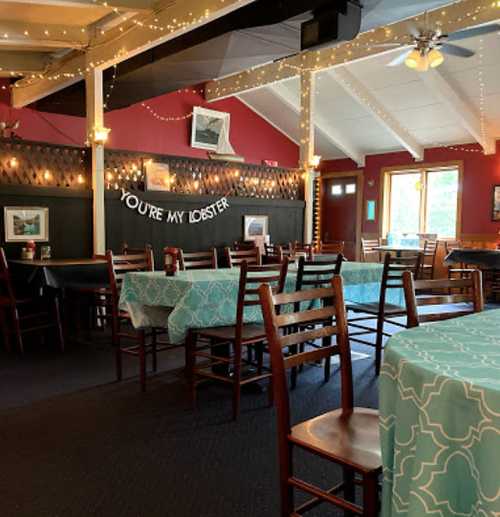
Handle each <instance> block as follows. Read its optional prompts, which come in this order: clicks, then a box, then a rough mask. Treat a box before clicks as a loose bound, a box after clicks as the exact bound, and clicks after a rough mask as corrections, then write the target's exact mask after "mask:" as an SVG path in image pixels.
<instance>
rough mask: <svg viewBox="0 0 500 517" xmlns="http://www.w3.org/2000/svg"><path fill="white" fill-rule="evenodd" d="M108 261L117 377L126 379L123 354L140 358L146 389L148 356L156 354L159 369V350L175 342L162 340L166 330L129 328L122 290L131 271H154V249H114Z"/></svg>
mask: <svg viewBox="0 0 500 517" xmlns="http://www.w3.org/2000/svg"><path fill="white" fill-rule="evenodd" d="M106 260H107V262H108V275H109V286H110V293H111V311H112V322H113V324H112V340H113V345H114V347H115V354H116V377H117V380H118V381H121V380H122V355H123V354H126V355H131V356H134V357H138V358H139V375H140V384H141V390H142V391H145V390H146V356H147V355H151V356H152V363H153V364H152V367H153V371H154V372H156V370H157V353H158V352H161V351H164V350H170V349H172V348H177V347H174V346H173V345H169V344H165V343H162V344H161V345H159V343H158V339H157V337H158V335H159V334H164V333H165V330H164V329H156V328H151V329H148V330H146V329H139V330H132V331H125V330H123V329H122V326H123V324H125V323H128V324H129V325H130V324H131V317H130V314H129V313H128V312H127V311H124V310H121V309H120V307H119V301H120V290H121V286H122V283H123V279H124V277H125V275H126V274H127V273H134V272H144V271H153V252H152V250H151V249H149V250H146V251H145V252H144V251H143V252H142V253H141V254H134V255H132V254H126V255H114V254H113V252H112V251H107V252H106ZM123 339H127V340H129V341H132V342H134V343H135V344H133V345H128V346H127V345H123V344H122V340H123Z"/></svg>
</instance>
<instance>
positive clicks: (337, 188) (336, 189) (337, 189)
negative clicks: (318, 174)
mask: <svg viewBox="0 0 500 517" xmlns="http://www.w3.org/2000/svg"><path fill="white" fill-rule="evenodd" d="M343 193H344V189H343V188H342V185H333V186H332V196H341V195H342V194H343Z"/></svg>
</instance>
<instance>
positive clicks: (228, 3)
mask: <svg viewBox="0 0 500 517" xmlns="http://www.w3.org/2000/svg"><path fill="white" fill-rule="evenodd" d="M254 1H255V0H224V1H222V0H182V1H181V0H170V1H169V2H168V1H167V2H166V3H164V4H163V5H161V4H160V7H158V9H157V10H156V11H155V13H154V20H156V21H154V24H155V25H156V26H158V27H164V28H165V27H170V26H171V24H173V23H177V24H178V23H179V21H184V20H188V21H189V23H188V24H186V25H180V26H179V25H175V27H172V28H171V29H168V30H164V31H161V30H159V31H155V30H149V29H148V28H146V27H144V26H140V25H138V24H134V23H133V20H132V21H130V22H128V23H127V24H126V26H121V27H117V28H115V29H112V30H110V31H108V32H106V33H105V34H104V35H101V34H97V35H96V37H95V38H94V39H93V40H92V41H91V45H90V47H89V48H88V50H87V52H86V55H85V58H86V59H85V64H84V65H83V66H82V63H81V61H82V56H81V53H79V52H74V53H72V54H71V55H69V56H65V58H64V59H63V60H56V61H54V63H53V65H52V66H53V69H54V70H57V74H56V76H55V77H50V78H49V77H45V78H43V79H38V80H36V81H26V80H21V81H17V82H16V83H15V85H14V86H15V87H14V88H13V92H12V102H13V105H14V106H15V107H23V106H26V105H27V104H30V103H32V102H34V101H36V100H38V99H41V98H43V97H46V96H47V95H49V94H50V93H54V92H56V91H58V90H61V89H63V88H65V87H67V86H69V85H70V84H73V83H75V82H77V81H79V80H81V79H82V74H84V73H85V71H86V70H87V69H88V70H91V69H92V68H98V69H102V70H103V69H106V68H109V67H110V66H113V65H114V64H117V63H120V62H122V61H125V60H126V59H129V58H131V57H133V56H135V55H137V54H140V53H142V52H145V51H146V50H148V49H150V48H153V47H155V46H157V45H161V44H162V43H165V42H166V41H169V40H172V39H174V38H176V37H178V36H180V35H182V34H184V33H186V32H189V31H191V30H193V29H195V28H196V27H201V26H202V25H205V24H207V23H209V22H210V21H213V20H215V19H217V18H220V17H221V16H224V15H226V14H228V13H230V12H232V11H234V10H236V9H238V8H240V7H243V6H245V5H248V4H251V3H252V2H254ZM174 20H176V22H174ZM151 22H153V19H149V18H148V21H147V22H146V21H145V22H144V23H151ZM120 29H122V30H120ZM48 74H50V72H48Z"/></svg>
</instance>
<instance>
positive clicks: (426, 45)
mask: <svg viewBox="0 0 500 517" xmlns="http://www.w3.org/2000/svg"><path fill="white" fill-rule="evenodd" d="M498 31H500V25H498V24H493V25H485V26H483V27H476V28H473V29H465V30H462V31H457V32H453V33H451V34H443V32H442V30H441V29H440V28H437V29H432V28H430V27H429V24H428V17H427V14H426V16H425V25H424V27H423V28H420V27H415V26H410V35H411V37H412V38H413V44H412V48H410V49H409V50H407V51H405V52H403V53H402V54H401V55H399V56H398V57H397V58H395V59H393V60H392V61H391V62H390V63H389V64H388V65H387V66H399V65H402V64H403V63H405V64H406V66H407V67H408V68H412V69H414V70H417V71H418V72H426V71H427V70H429V68H437V67H438V66H440V65H441V64H442V63H443V62H444V54H448V55H452V56H457V57H464V58H468V57H472V56H474V55H475V52H474V51H472V50H469V49H467V48H465V47H461V46H459V45H455V44H453V43H451V42H454V41H460V40H462V39H466V38H473V37H474V36H483V35H486V34H490V33H492V32H498ZM389 45H392V44H389ZM389 45H386V46H389ZM394 45H395V46H397V45H398V44H394Z"/></svg>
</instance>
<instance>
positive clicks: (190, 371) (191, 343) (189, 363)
mask: <svg viewBox="0 0 500 517" xmlns="http://www.w3.org/2000/svg"><path fill="white" fill-rule="evenodd" d="M185 346H186V375H187V378H188V383H189V388H190V392H191V405H192V407H193V409H196V373H195V367H196V357H195V348H196V333H195V332H193V331H191V330H190V331H189V332H188V335H187V339H186V345H185Z"/></svg>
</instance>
